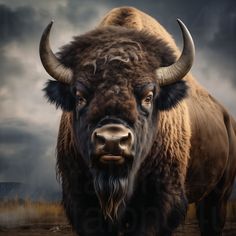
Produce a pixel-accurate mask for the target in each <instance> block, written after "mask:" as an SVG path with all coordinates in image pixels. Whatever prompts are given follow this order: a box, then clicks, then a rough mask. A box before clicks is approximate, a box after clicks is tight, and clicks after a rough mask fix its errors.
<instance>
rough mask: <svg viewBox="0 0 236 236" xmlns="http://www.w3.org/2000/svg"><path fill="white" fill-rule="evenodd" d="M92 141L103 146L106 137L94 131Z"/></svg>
mask: <svg viewBox="0 0 236 236" xmlns="http://www.w3.org/2000/svg"><path fill="white" fill-rule="evenodd" d="M94 142H95V143H96V144H97V145H100V146H103V145H105V143H106V139H105V138H104V137H103V136H102V135H99V134H97V132H95V133H94Z"/></svg>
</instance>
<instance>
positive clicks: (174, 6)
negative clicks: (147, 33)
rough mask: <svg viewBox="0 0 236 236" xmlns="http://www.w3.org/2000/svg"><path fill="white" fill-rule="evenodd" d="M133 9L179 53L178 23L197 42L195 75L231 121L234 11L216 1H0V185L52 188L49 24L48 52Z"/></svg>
mask: <svg viewBox="0 0 236 236" xmlns="http://www.w3.org/2000/svg"><path fill="white" fill-rule="evenodd" d="M130 4H131V5H132V6H134V7H137V8H139V9H140V10H142V11H144V12H146V13H148V14H150V15H151V16H153V17H154V18H156V19H158V20H159V21H160V22H161V23H162V24H163V25H164V26H165V27H166V28H167V29H168V31H169V32H170V33H171V34H172V35H173V37H174V38H175V39H176V41H177V44H178V45H179V47H182V39H181V34H180V30H179V28H178V25H177V23H176V18H180V19H182V20H183V21H184V22H185V23H186V25H187V26H188V28H189V29H190V31H191V33H192V35H193V38H194V41H195V44H196V60H195V64H194V67H193V70H192V71H193V74H194V75H195V77H196V78H197V80H198V81H199V82H200V83H202V84H203V85H204V86H205V87H206V88H207V89H208V90H209V91H210V92H211V93H212V94H213V95H214V96H215V97H216V98H217V99H218V100H219V101H220V102H221V103H222V104H223V105H225V106H226V107H227V109H228V110H229V111H230V112H231V113H232V114H233V116H234V117H236V106H235V104H236V77H235V74H236V67H235V61H236V44H235V41H236V5H235V3H234V1H233V0H228V1H220V0H216V1H213V0H208V1H203V0H200V1H187V0H180V1H171V0H165V1H164V0H160V1H155V0H146V1H141V0H137V1H125V0H119V1H118V0H116V1H108V0H103V1H95V0H88V1H81V0H68V1H64V0H57V1H46V0H42V1H33V0H21V1H18V0H11V1H8V0H0V32H1V37H0V62H1V63H0V71H1V73H0V83H1V84H0V110H1V113H0V119H1V122H0V181H20V182H24V183H27V184H30V185H31V186H35V187H36V188H37V187H39V188H40V187H42V186H44V187H45V188H47V189H50V188H52V189H54V188H58V185H57V183H56V173H55V165H56V161H55V146H56V136H57V130H58V126H59V120H60V114H61V112H60V111H58V110H56V109H55V108H54V107H53V106H51V105H49V104H48V103H47V101H46V99H45V98H44V94H43V92H42V88H43V87H44V84H45V82H46V80H47V79H48V78H50V77H49V76H48V75H47V74H46V72H45V71H44V69H43V67H42V65H41V62H40V59H39V55H38V45H39V40H40V37H41V33H42V31H43V29H44V28H45V26H46V25H47V24H48V23H49V22H50V21H51V20H52V19H54V21H55V23H54V26H53V29H52V34H51V38H50V40H51V45H52V49H53V51H54V52H57V51H58V49H59V48H60V47H61V46H62V45H64V44H66V43H68V42H69V41H70V40H72V37H73V36H75V35H78V34H81V33H84V32H86V31H89V30H91V29H93V28H94V27H96V25H97V24H98V22H99V21H100V20H101V19H102V17H103V16H104V14H106V13H107V12H108V11H109V10H110V9H112V8H113V7H118V6H123V5H130Z"/></svg>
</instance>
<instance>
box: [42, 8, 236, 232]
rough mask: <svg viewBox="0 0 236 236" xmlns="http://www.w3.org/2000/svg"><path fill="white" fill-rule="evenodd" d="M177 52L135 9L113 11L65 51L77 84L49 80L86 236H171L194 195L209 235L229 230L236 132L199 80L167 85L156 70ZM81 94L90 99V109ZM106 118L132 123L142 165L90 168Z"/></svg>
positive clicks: (77, 219) (64, 172)
mask: <svg viewBox="0 0 236 236" xmlns="http://www.w3.org/2000/svg"><path fill="white" fill-rule="evenodd" d="M178 55H179V50H178V49H177V47H176V44H175V42H174V40H173V39H172V37H171V36H170V35H169V33H168V32H167V31H166V30H165V29H164V28H163V27H162V26H161V25H160V24H159V23H158V22H157V21H155V20H154V19H153V18H151V17H150V16H148V15H146V14H145V13H143V12H140V11H139V10H137V9H135V8H130V7H124V8H117V9H113V10H112V11H111V12H109V13H108V14H107V15H106V16H105V17H104V19H103V20H102V22H101V23H100V25H99V26H98V27H97V29H95V30H94V31H91V32H89V33H87V34H85V35H82V36H79V37H76V38H75V39H74V41H73V42H72V43H71V44H69V45H67V46H65V47H64V48H63V49H62V51H61V52H60V53H59V56H60V60H61V62H62V63H63V64H64V65H65V66H67V67H70V68H71V69H72V70H73V72H74V78H73V85H71V86H69V85H61V84H59V85H58V84H57V85H56V84H53V83H52V82H49V84H48V86H47V87H46V88H45V91H46V95H47V96H48V97H49V100H50V101H51V102H52V103H55V104H56V105H57V106H61V108H62V109H63V110H64V112H63V114H62V119H61V125H60V130H59V135H58V145H57V152H58V159H57V161H58V162H57V163H58V173H59V175H60V177H61V181H62V187H63V204H64V207H65V210H66V213H67V216H68V218H69V220H70V222H71V224H72V225H73V227H74V229H75V230H76V232H77V233H78V234H79V235H80V236H83V235H90V236H92V235H114V236H115V235H126V236H131V235H136V236H137V235H153V236H154V235H157V234H158V235H171V233H172V232H173V230H174V229H175V228H176V227H177V226H178V225H179V223H180V222H181V221H182V220H183V219H184V216H185V214H186V209H187V197H188V200H189V202H195V201H197V202H198V215H201V216H203V217H204V219H201V217H200V218H199V221H200V229H201V232H202V235H220V233H221V232H222V228H223V225H224V220H225V211H224V213H222V211H221V210H220V209H224V208H225V204H226V202H227V199H228V197H229V194H230V191H231V189H232V183H233V179H234V177H235V173H236V167H235V166H236V148H235V144H236V137H235V132H236V128H235V126H236V125H235V121H234V120H233V119H232V117H231V116H230V115H229V114H228V113H227V112H226V110H225V109H224V108H223V107H222V106H221V105H220V104H219V103H218V102H217V101H215V100H214V99H213V98H212V97H211V96H210V95H209V94H208V92H207V91H206V90H205V89H204V88H202V87H201V86H200V85H199V84H198V83H197V82H196V81H195V80H194V79H193V78H192V76H191V75H190V74H188V75H187V76H185V78H184V79H183V81H180V82H178V83H176V84H173V85H170V86H166V87H159V85H158V82H157V79H156V77H155V73H154V71H155V69H157V68H158V67H160V66H167V65H170V64H172V63H173V62H174V61H175V60H176V59H177V57H178ZM147 85H148V86H149V85H153V86H154V91H155V100H154V101H155V102H154V103H153V106H152V108H151V110H149V111H148V112H147V111H145V110H143V109H142V108H140V99H141V98H143V96H144V95H145V94H144V92H143V91H144V88H145V86H147ZM187 87H188V88H189V89H188V96H187V97H186V95H187ZM74 90H79V91H80V92H82V93H83V96H85V97H86V98H87V104H86V107H85V108H83V109H81V110H80V109H78V105H77V100H76V97H75V96H74V95H73V91H74ZM68 91H72V93H71V94H69V92H68ZM140 91H141V92H140ZM65 94H66V96H65ZM68 94H69V95H68ZM62 97H64V99H62ZM65 100H66V101H65ZM104 117H105V118H106V117H113V118H114V117H115V118H117V119H119V122H125V124H126V125H127V126H128V127H130V129H131V130H133V132H134V134H135V150H136V157H135V160H134V161H133V163H132V164H127V165H125V166H124V167H123V169H122V170H121V169H119V170H116V169H112V170H110V172H101V171H100V170H98V169H96V168H94V166H93V165H92V164H91V162H90V159H89V150H91V146H90V145H89V141H88V140H90V136H91V132H92V130H94V128H95V127H96V126H97V124H99V122H101V120H103V119H104ZM117 173H118V174H117ZM104 176H105V177H104ZM119 176H122V178H121V177H119ZM122 179H123V180H124V182H122V183H125V184H121V182H119V181H121V180H122ZM123 180H122V181H123ZM216 189H217V191H216ZM111 192H113V193H115V194H111ZM121 192H122V194H119V193H121ZM212 199H213V200H212ZM222 199H223V200H222ZM211 202H213V203H211ZM206 203H207V204H206ZM216 205H217V206H219V207H218V208H217V209H219V210H218V211H217V212H216V213H215V214H216V215H217V218H216V221H215V222H216V225H213V221H214V220H215V218H214V219H212V217H211V216H212V212H213V211H214V209H215V208H214V207H215V206H216ZM218 215H219V217H218ZM206 222H207V223H206ZM213 226H214V227H213Z"/></svg>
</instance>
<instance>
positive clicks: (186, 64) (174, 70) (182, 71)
mask: <svg viewBox="0 0 236 236" xmlns="http://www.w3.org/2000/svg"><path fill="white" fill-rule="evenodd" d="M177 22H178V24H179V26H180V29H181V32H182V36H183V41H184V47H183V51H182V54H181V56H180V58H179V59H178V61H176V62H175V63H174V64H172V65H170V66H167V67H160V68H158V69H157V70H156V75H157V78H158V81H159V84H160V86H165V85H169V84H172V83H175V82H177V81H179V80H181V79H182V78H183V77H184V76H185V75H186V74H187V73H188V72H189V70H190V69H191V67H192V65H193V60H194V56H195V47H194V42H193V39H192V36H191V34H190V33H189V31H188V29H187V27H186V26H185V24H184V23H183V22H182V21H181V20H180V19H177Z"/></svg>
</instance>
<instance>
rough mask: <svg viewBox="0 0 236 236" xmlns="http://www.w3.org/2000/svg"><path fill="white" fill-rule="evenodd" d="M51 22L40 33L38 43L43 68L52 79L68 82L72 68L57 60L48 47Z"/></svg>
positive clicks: (71, 74)
mask: <svg viewBox="0 0 236 236" xmlns="http://www.w3.org/2000/svg"><path fill="white" fill-rule="evenodd" d="M52 24H53V21H51V22H50V23H49V24H48V26H47V27H46V29H45V30H44V32H43V34H42V37H41V40H40V45H39V54H40V58H41V61H42V64H43V66H44V68H45V70H46V71H47V72H48V74H49V75H51V76H52V77H53V78H54V79H56V80H58V81H60V82H63V83H67V84H69V83H70V82H71V79H72V76H73V73H72V70H71V69H69V68H66V67H65V66H64V65H63V64H62V63H61V62H60V61H59V60H58V58H57V57H56V56H55V55H54V53H53V52H52V50H51V47H50V43H49V36H50V31H51V28H52Z"/></svg>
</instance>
